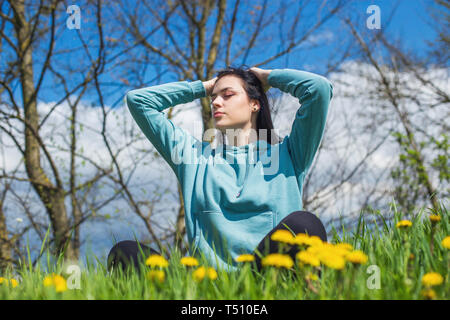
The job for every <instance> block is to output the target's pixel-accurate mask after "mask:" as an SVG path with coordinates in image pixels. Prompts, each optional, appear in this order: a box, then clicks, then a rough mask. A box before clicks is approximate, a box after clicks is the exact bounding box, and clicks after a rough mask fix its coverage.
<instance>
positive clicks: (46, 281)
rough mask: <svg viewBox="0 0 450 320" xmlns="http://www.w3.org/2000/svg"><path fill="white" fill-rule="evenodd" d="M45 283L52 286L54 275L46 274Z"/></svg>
mask: <svg viewBox="0 0 450 320" xmlns="http://www.w3.org/2000/svg"><path fill="white" fill-rule="evenodd" d="M43 283H44V287H49V286H52V285H53V277H52V276H46V277H45V278H44V281H43Z"/></svg>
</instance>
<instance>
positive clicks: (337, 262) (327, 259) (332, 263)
mask: <svg viewBox="0 0 450 320" xmlns="http://www.w3.org/2000/svg"><path fill="white" fill-rule="evenodd" d="M319 259H320V261H321V262H322V263H323V264H324V265H325V266H327V267H328V268H331V269H336V270H342V269H344V267H345V259H344V258H343V257H342V256H340V255H336V254H332V253H331V254H322V255H321V256H320V257H319Z"/></svg>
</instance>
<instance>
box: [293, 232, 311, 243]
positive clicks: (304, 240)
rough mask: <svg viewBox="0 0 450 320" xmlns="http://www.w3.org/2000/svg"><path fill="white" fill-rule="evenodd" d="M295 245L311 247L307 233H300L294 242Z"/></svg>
mask: <svg viewBox="0 0 450 320" xmlns="http://www.w3.org/2000/svg"><path fill="white" fill-rule="evenodd" d="M292 242H293V243H294V244H297V245H299V246H301V245H308V246H309V243H310V241H309V236H308V235H307V234H306V233H298V234H297V235H296V236H295V237H294V240H293V241H292Z"/></svg>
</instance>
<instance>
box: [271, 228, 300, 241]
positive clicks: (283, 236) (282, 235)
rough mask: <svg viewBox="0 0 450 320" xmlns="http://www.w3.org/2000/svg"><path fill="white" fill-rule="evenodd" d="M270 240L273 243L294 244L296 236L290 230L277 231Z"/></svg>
mask: <svg viewBox="0 0 450 320" xmlns="http://www.w3.org/2000/svg"><path fill="white" fill-rule="evenodd" d="M270 239H272V240H273V241H278V242H284V243H288V244H292V243H293V241H294V235H293V234H292V233H291V232H290V231H289V230H284V229H281V230H277V231H275V232H274V233H273V234H272V235H271V236H270Z"/></svg>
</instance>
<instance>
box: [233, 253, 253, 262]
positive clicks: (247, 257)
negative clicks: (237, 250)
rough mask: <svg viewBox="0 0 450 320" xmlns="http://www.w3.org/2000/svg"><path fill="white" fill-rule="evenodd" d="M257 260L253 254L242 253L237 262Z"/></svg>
mask: <svg viewBox="0 0 450 320" xmlns="http://www.w3.org/2000/svg"><path fill="white" fill-rule="evenodd" d="M252 261H255V256H254V255H252V254H241V255H240V256H238V257H237V258H236V262H252Z"/></svg>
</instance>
